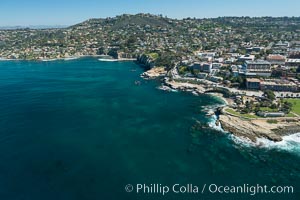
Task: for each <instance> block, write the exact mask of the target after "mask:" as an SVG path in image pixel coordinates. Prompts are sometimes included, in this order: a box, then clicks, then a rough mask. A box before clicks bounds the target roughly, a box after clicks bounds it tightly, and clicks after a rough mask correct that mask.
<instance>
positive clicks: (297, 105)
mask: <svg viewBox="0 0 300 200" xmlns="http://www.w3.org/2000/svg"><path fill="white" fill-rule="evenodd" d="M285 102H287V103H290V105H291V106H292V108H291V112H294V113H296V114H298V115H300V99H287V100H285Z"/></svg>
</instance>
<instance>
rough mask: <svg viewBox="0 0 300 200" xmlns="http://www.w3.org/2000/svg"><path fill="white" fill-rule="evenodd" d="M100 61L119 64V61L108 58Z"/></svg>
mask: <svg viewBox="0 0 300 200" xmlns="http://www.w3.org/2000/svg"><path fill="white" fill-rule="evenodd" d="M98 60H99V61H102V62H117V61H119V60H117V59H108V58H99V59H98Z"/></svg>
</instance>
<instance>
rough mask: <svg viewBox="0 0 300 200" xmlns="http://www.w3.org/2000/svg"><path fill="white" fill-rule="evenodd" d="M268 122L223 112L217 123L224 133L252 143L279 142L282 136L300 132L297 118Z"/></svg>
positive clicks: (263, 119) (264, 119) (262, 119)
mask: <svg viewBox="0 0 300 200" xmlns="http://www.w3.org/2000/svg"><path fill="white" fill-rule="evenodd" d="M223 110H224V109H223ZM274 119H275V118H274ZM268 120H269V119H266V118H258V119H251V120H250V119H243V118H241V117H236V116H232V115H229V114H227V113H224V112H221V115H220V117H219V122H220V123H221V125H222V127H223V129H224V130H225V131H227V132H229V133H231V134H234V135H236V136H238V137H243V138H248V139H250V140H251V141H252V142H254V143H255V142H256V141H257V138H267V139H269V140H271V141H274V142H280V141H282V137H283V136H286V135H291V134H295V133H299V132H300V121H299V119H298V118H276V121H277V123H269V122H268Z"/></svg>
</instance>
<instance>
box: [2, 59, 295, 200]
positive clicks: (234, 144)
mask: <svg viewBox="0 0 300 200" xmlns="http://www.w3.org/2000/svg"><path fill="white" fill-rule="evenodd" d="M142 72H143V69H142V68H141V67H139V66H138V65H136V64H134V63H132V62H100V61H98V60H97V59H94V58H84V59H79V60H71V61H53V62H29V61H1V62H0V199H1V200H25V199H26V200H41V199H43V200H48V199H49V200H50V199H51V200H53V199H56V200H77V199H78V200H101V199H103V200H110V199H116V200H123V199H125V200H126V199H299V198H300V196H299V194H300V191H299V190H300V179H299V178H300V151H299V143H297V140H299V136H293V138H292V139H291V138H290V137H289V138H287V141H284V142H282V143H280V144H279V145H277V144H276V145H275V144H273V143H269V144H268V145H267V146H266V147H261V148H257V147H252V146H249V145H245V144H243V142H239V140H236V139H233V138H231V137H230V136H229V135H228V134H225V133H223V132H221V131H217V130H213V129H209V128H205V127H202V125H203V124H207V123H213V119H212V118H208V117H206V116H205V112H203V111H202V110H203V108H204V107H207V106H212V107H213V106H215V105H216V104H220V103H222V101H221V100H219V99H217V98H215V97H212V96H208V95H202V96H198V97H196V96H193V95H190V94H187V93H182V92H166V91H162V90H158V89H157V87H158V86H159V82H158V81H146V80H143V79H141V78H140V76H139V75H140V74H141V73H142ZM135 81H141V84H140V85H136V84H135ZM197 121H200V122H201V124H202V125H200V126H197ZM295 137H296V138H295ZM144 183H145V184H148V185H150V184H162V185H168V186H172V185H173V184H176V183H178V184H181V185H186V184H193V185H196V186H201V189H202V185H204V184H218V185H229V186H231V185H242V184H249V185H256V184H260V185H268V186H273V185H292V186H294V194H280V195H272V194H268V195H261V194H258V195H255V196H251V195H249V194H244V195H242V194H239V195H238V194H235V195H229V194H223V195H217V194H209V192H208V191H207V192H204V194H171V193H170V194H167V195H165V196H162V195H160V194H148V195H143V194H135V193H134V192H131V193H127V192H126V191H125V190H124V187H125V186H126V185H127V184H133V185H135V184H144ZM200 192H201V191H200Z"/></svg>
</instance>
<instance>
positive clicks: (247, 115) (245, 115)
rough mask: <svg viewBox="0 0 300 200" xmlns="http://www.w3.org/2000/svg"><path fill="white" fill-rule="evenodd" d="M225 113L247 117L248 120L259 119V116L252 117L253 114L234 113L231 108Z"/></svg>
mask: <svg viewBox="0 0 300 200" xmlns="http://www.w3.org/2000/svg"><path fill="white" fill-rule="evenodd" d="M225 111H227V112H228V113H230V114H233V115H236V116H240V117H247V118H252V119H256V118H259V117H258V116H256V115H252V114H241V113H239V112H236V111H234V110H233V109H231V108H227V109H226V110H225Z"/></svg>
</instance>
